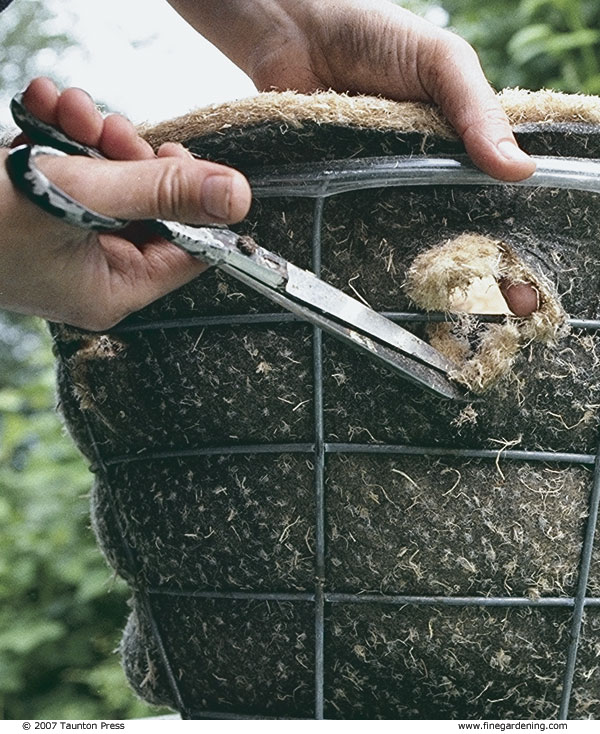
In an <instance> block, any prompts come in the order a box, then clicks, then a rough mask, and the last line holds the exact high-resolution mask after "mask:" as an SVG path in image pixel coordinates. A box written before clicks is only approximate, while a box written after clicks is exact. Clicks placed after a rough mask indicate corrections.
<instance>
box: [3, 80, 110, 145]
mask: <svg viewBox="0 0 600 734" xmlns="http://www.w3.org/2000/svg"><path fill="white" fill-rule="evenodd" d="M10 111H11V114H12V116H13V120H14V121H15V122H16V123H17V125H18V126H19V127H20V128H21V130H22V131H23V132H24V133H25V135H26V136H27V137H28V138H29V140H30V141H31V142H32V143H33V144H34V145H48V146H51V147H52V148H56V149H57V150H60V151H62V152H63V153H67V154H68V155H83V156H86V157H87V158H105V157H106V156H104V155H102V153H101V152H100V151H99V150H98V148H94V147H93V146H91V145H84V144H83V143H78V142H77V141H76V140H72V139H71V138H70V137H68V136H67V135H65V133H63V132H62V130H59V129H58V128H57V127H54V126H53V125H50V124H49V123H47V122H43V121H42V120H40V119H39V118H37V117H36V116H35V115H32V114H31V112H29V110H28V109H27V107H25V105H24V104H23V92H19V93H18V94H15V96H14V97H13V98H12V100H11V102H10Z"/></svg>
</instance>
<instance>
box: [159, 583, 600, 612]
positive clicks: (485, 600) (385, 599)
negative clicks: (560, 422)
mask: <svg viewBox="0 0 600 734" xmlns="http://www.w3.org/2000/svg"><path fill="white" fill-rule="evenodd" d="M146 591H147V593H148V594H150V595H152V596H172V597H183V598H192V599H224V600H225V599H229V600H233V601H277V602H314V601H315V599H316V597H315V594H314V593H312V592H302V591H297V592H276V591H274V592H262V591H206V590H204V591H195V590H193V589H167V588H160V587H158V588H148V589H146ZM323 596H324V601H325V602H326V603H327V604H392V605H396V606H405V605H406V606H459V607H569V608H571V607H573V606H574V605H575V598H574V597H571V596H546V597H537V598H530V597H526V596H513V597H511V596H424V595H421V596H419V595H407V594H372V593H368V594H362V593H361V594H351V593H339V592H327V591H325V592H324V595H323ZM583 604H584V606H586V607H597V606H600V597H593V596H590V597H585V598H584V599H583Z"/></svg>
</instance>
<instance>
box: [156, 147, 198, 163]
mask: <svg viewBox="0 0 600 734" xmlns="http://www.w3.org/2000/svg"><path fill="white" fill-rule="evenodd" d="M156 155H157V156H158V157H159V158H169V157H175V158H184V159H186V160H190V159H191V160H193V159H194V156H193V155H192V154H191V153H190V151H189V150H188V149H187V148H185V147H184V146H183V145H181V143H163V144H162V145H161V146H160V148H159V149H158V150H157V151H156Z"/></svg>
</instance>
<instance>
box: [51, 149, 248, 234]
mask: <svg viewBox="0 0 600 734" xmlns="http://www.w3.org/2000/svg"><path fill="white" fill-rule="evenodd" d="M37 162H38V165H39V167H40V169H41V170H42V171H43V172H44V173H45V174H46V176H48V178H49V179H50V180H51V181H52V182H53V183H54V184H55V185H57V186H59V187H60V188H61V189H62V190H63V191H65V192H66V193H67V194H69V195H70V196H72V197H73V198H74V199H76V200H77V201H79V202H81V203H82V204H84V205H85V206H87V207H89V208H90V209H93V210H94V211H97V212H99V213H100V214H105V215H108V216H113V217H118V218H120V219H154V218H158V219H169V220H177V221H181V222H186V223H189V224H209V223H231V222H238V221H239V220H241V219H243V218H244V217H245V216H246V214H247V213H248V209H249V208H250V202H251V198H252V195H251V192H250V186H249V184H248V182H247V180H246V179H245V177H244V176H243V175H242V174H241V173H239V172H238V171H235V170H233V169H232V168H227V167H226V166H222V165H219V164H217V163H211V162H209V161H200V160H196V159H194V158H192V157H191V156H183V155H170V156H165V155H162V156H161V157H159V158H154V159H148V160H138V161H108V160H98V159H92V158H83V157H80V156H69V157H66V158H65V157H54V156H43V157H42V156H40V158H39V159H38V161H37Z"/></svg>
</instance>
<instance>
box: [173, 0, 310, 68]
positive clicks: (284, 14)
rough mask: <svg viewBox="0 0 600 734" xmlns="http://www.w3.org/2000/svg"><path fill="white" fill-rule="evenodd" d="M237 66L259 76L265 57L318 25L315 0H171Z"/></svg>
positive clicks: (191, 23)
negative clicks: (200, 0) (258, 70)
mask: <svg viewBox="0 0 600 734" xmlns="http://www.w3.org/2000/svg"><path fill="white" fill-rule="evenodd" d="M168 2H169V3H170V4H171V5H172V6H173V8H174V9H175V10H176V11H177V12H178V13H179V14H180V15H181V16H182V17H183V18H184V19H185V20H187V22H188V23H190V25H192V26H193V27H194V28H195V29H196V30H197V31H198V32H199V33H201V34H202V35H203V36H204V37H205V38H206V39H207V40H209V41H210V42H211V43H212V44H213V45H215V46H216V47H217V48H218V49H219V50H220V51H222V52H223V53H224V54H225V55H226V56H227V57H228V58H229V59H231V61H233V63H234V64H236V66H238V67H239V68H240V69H241V70H242V71H244V72H245V73H246V74H248V76H249V77H250V78H251V79H253V80H256V75H257V69H259V68H260V66H261V65H262V64H263V62H264V60H265V59H266V58H269V57H272V56H275V55H279V54H280V52H281V51H282V50H283V49H284V48H286V47H288V46H293V44H297V43H298V41H299V39H300V38H301V37H306V34H307V31H308V30H309V28H310V27H316V26H317V25H318V21H317V18H318V16H319V15H320V8H321V5H320V3H321V4H322V2H323V0H320V3H319V2H317V1H316V0H302V2H298V0H252V2H248V0H229V1H228V2H223V0H204V1H203V2H202V3H198V2H197V1H196V0H168Z"/></svg>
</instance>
